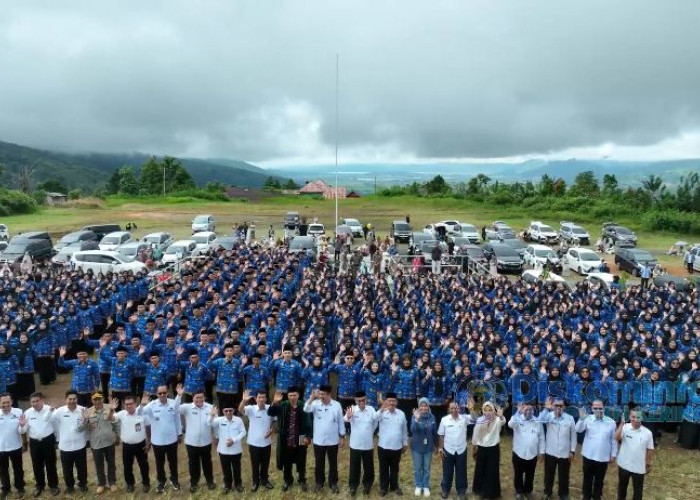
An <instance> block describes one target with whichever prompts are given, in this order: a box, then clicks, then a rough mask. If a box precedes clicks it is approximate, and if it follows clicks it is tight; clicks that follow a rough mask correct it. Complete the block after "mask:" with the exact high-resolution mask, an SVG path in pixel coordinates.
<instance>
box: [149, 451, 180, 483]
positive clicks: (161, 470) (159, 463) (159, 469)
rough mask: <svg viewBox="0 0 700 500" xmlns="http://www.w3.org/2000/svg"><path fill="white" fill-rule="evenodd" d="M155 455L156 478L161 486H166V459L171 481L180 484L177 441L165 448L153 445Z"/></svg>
mask: <svg viewBox="0 0 700 500" xmlns="http://www.w3.org/2000/svg"><path fill="white" fill-rule="evenodd" d="M153 455H154V456H155V457H156V477H157V479H158V483H159V484H165V459H166V457H167V459H168V467H169V468H170V480H171V481H172V482H173V483H177V484H179V483H180V481H179V480H178V477H177V441H175V442H174V443H172V444H166V445H163V446H157V445H155V444H154V445H153Z"/></svg>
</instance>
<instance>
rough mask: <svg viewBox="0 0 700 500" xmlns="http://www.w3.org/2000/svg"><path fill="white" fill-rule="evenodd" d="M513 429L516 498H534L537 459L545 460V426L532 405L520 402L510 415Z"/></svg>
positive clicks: (529, 499)
mask: <svg viewBox="0 0 700 500" xmlns="http://www.w3.org/2000/svg"><path fill="white" fill-rule="evenodd" d="M508 427H510V428H511V429H513V487H514V488H515V498H516V500H521V499H522V498H527V499H528V500H532V490H533V488H534V481H535V469H536V468H537V459H538V457H539V459H540V461H542V460H544V451H545V446H544V427H542V424H541V423H540V422H539V421H538V420H537V419H536V418H535V417H534V409H533V407H532V405H529V404H526V403H520V404H519V405H518V411H516V412H515V414H513V416H512V417H510V420H509V421H508Z"/></svg>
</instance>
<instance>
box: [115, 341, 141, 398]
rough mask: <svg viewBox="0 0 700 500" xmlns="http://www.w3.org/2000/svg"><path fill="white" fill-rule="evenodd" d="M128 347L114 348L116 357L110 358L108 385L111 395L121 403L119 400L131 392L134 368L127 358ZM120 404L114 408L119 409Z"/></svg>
mask: <svg viewBox="0 0 700 500" xmlns="http://www.w3.org/2000/svg"><path fill="white" fill-rule="evenodd" d="M127 354H128V349H127V348H126V347H124V346H119V347H117V349H116V357H114V358H112V360H111V370H110V376H109V387H110V389H111V391H112V397H113V398H116V399H117V400H118V401H119V404H120V405H121V401H122V400H123V399H124V398H125V397H126V396H127V395H128V394H129V393H130V392H131V383H132V377H133V373H134V371H135V370H136V366H135V365H134V362H133V361H131V360H130V359H128V358H127ZM120 410H121V406H118V407H117V408H116V411H120Z"/></svg>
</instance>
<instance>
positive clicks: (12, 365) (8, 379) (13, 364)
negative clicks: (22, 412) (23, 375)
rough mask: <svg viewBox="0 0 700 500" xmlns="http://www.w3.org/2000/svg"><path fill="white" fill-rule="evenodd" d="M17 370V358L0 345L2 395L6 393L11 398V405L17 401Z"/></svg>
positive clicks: (3, 345)
mask: <svg viewBox="0 0 700 500" xmlns="http://www.w3.org/2000/svg"><path fill="white" fill-rule="evenodd" d="M17 369H18V365H17V356H15V355H14V353H13V352H12V349H11V348H10V347H9V346H8V345H7V344H0V380H2V385H4V390H3V393H5V392H7V393H9V394H10V396H12V404H14V405H16V404H17V401H18V398H17ZM0 388H2V387H0Z"/></svg>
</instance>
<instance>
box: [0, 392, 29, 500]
mask: <svg viewBox="0 0 700 500" xmlns="http://www.w3.org/2000/svg"><path fill="white" fill-rule="evenodd" d="M25 422H26V418H25V417H24V416H23V415H22V410H20V409H19V408H12V396H10V395H9V394H2V395H0V480H1V481H2V493H1V494H0V498H3V499H4V498H7V497H8V496H9V495H10V489H11V486H10V463H12V471H13V473H14V480H15V489H16V490H17V494H18V495H19V496H20V497H21V496H23V495H24V469H23V468H22V437H21V435H20V427H21V426H22V424H23V423H25Z"/></svg>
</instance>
